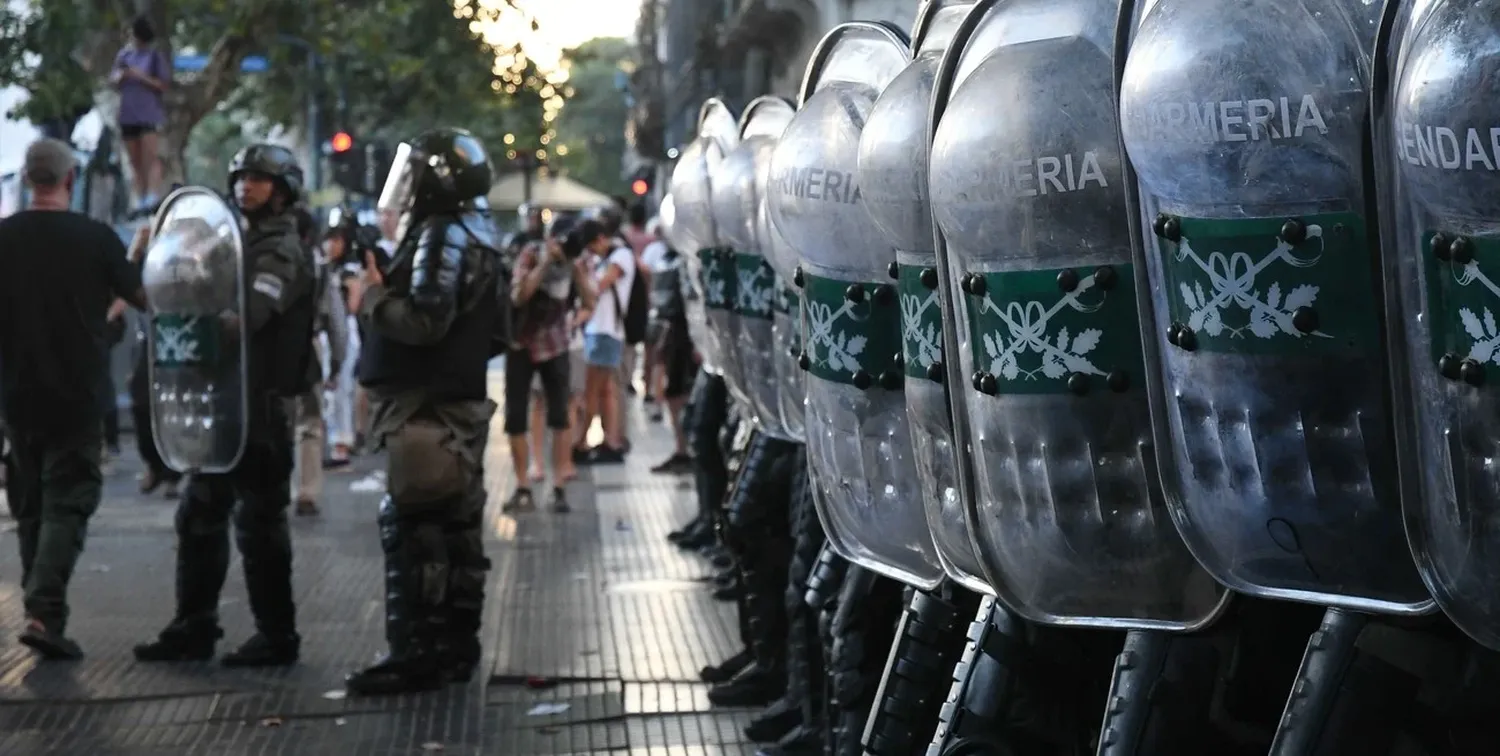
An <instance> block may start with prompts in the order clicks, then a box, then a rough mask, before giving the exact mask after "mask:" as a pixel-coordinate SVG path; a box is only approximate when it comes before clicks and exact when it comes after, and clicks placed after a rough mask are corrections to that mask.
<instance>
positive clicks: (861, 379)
mask: <svg viewBox="0 0 1500 756" xmlns="http://www.w3.org/2000/svg"><path fill="white" fill-rule="evenodd" d="M854 387H855V388H857V389H859V390H860V391H864V390H865V389H867V388H869V387H870V374H869V373H866V372H865V371H863V370H856V371H854Z"/></svg>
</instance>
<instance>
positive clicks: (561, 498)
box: [552, 486, 573, 514]
mask: <svg viewBox="0 0 1500 756" xmlns="http://www.w3.org/2000/svg"><path fill="white" fill-rule="evenodd" d="M552 511H554V512H556V513H558V514H567V513H568V512H571V511H573V507H572V506H570V505H569V504H568V494H567V492H566V491H564V490H563V488H562V486H554V487H553V488H552Z"/></svg>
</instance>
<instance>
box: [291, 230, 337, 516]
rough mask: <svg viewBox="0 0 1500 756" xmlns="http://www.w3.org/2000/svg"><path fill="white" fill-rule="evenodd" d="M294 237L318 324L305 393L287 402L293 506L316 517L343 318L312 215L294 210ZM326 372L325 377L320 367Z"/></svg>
mask: <svg viewBox="0 0 1500 756" xmlns="http://www.w3.org/2000/svg"><path fill="white" fill-rule="evenodd" d="M295 212H296V216H297V233H298V236H299V237H301V241H302V246H303V249H304V250H305V253H306V254H307V256H308V258H309V261H310V262H311V266H312V268H313V270H314V271H316V272H317V275H316V279H315V281H314V285H313V295H314V296H315V297H317V300H318V313H317V319H316V320H315V321H314V325H313V347H314V349H315V350H316V351H317V353H318V359H315V360H309V361H308V365H307V378H306V381H307V386H306V389H305V390H304V391H303V392H302V393H301V394H299V395H298V396H297V397H296V398H294V399H293V400H292V402H291V403H292V413H291V414H292V416H293V418H294V421H293V422H294V423H295V427H296V431H297V459H296V478H295V479H296V491H295V494H294V500H295V503H296V512H297V514H298V515H300V516H303V517H308V516H312V515H316V514H318V499H319V498H321V497H322V495H323V451H324V442H325V439H326V437H327V428H326V427H325V426H324V424H323V389H324V387H325V386H327V385H328V384H329V383H330V381H331V379H332V378H333V377H335V376H337V375H338V374H339V372H340V371H341V370H342V369H343V363H344V345H345V342H346V340H347V337H346V336H345V333H344V327H345V325H346V324H347V320H348V313H347V312H346V311H345V310H344V301H343V297H342V296H340V294H339V290H338V284H337V282H336V281H335V280H333V276H331V275H330V274H329V271H328V266H327V265H326V264H325V262H324V261H323V260H322V259H320V255H319V254H318V248H317V236H318V226H317V222H316V221H315V220H314V219H313V217H312V213H310V212H308V211H307V210H306V209H305V208H298V209H297V210H296V211H295ZM325 363H326V364H327V366H328V368H327V370H328V372H327V373H326V374H325V373H324V372H323V371H324V367H323V366H324V364H325Z"/></svg>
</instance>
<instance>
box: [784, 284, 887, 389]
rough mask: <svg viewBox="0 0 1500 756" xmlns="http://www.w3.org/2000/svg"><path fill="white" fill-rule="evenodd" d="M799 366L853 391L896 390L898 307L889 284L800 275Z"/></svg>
mask: <svg viewBox="0 0 1500 756" xmlns="http://www.w3.org/2000/svg"><path fill="white" fill-rule="evenodd" d="M802 293H803V300H802V343H803V346H804V352H803V355H804V356H805V357H806V359H805V360H804V361H803V364H804V365H805V366H806V368H807V370H808V371H809V372H811V373H812V374H813V375H814V376H816V377H818V378H821V379H823V380H825V381H832V382H835V383H842V384H845V385H848V386H853V387H855V388H858V389H861V390H863V389H869V388H877V387H878V388H883V389H886V390H897V389H900V388H901V385H902V383H901V381H902V376H903V370H902V363H903V362H905V358H904V357H903V356H902V355H901V305H900V303H899V301H898V299H899V298H898V297H897V296H896V286H895V285H894V284H891V283H868V282H864V281H843V280H839V279H835V278H822V277H819V276H815V275H811V274H808V273H806V272H805V271H804V275H803V288H802Z"/></svg>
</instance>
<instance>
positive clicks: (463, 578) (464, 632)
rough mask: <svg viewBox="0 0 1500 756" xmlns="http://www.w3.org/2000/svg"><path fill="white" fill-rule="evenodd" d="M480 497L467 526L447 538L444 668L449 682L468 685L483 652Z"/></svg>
mask: <svg viewBox="0 0 1500 756" xmlns="http://www.w3.org/2000/svg"><path fill="white" fill-rule="evenodd" d="M483 501H484V500H483V497H482V496H481V497H480V498H479V499H478V506H477V507H475V511H474V513H473V514H472V515H470V516H469V517H468V518H467V519H468V521H469V523H468V526H466V527H465V528H464V529H463V530H460V531H457V532H455V533H450V534H449V535H448V557H449V558H450V559H451V560H452V561H453V564H454V567H453V569H452V571H451V572H450V573H449V576H448V596H447V599H448V604H447V612H448V623H447V627H448V640H447V642H446V643H445V644H444V646H445V650H446V653H447V659H446V661H445V662H444V667H445V668H446V669H447V673H448V679H449V680H450V681H452V682H465V683H466V682H469V681H470V680H472V679H473V678H474V671H475V670H476V669H478V667H479V661H480V658H481V657H482V656H483V649H482V646H481V645H480V642H479V630H480V626H481V625H482V624H483V620H484V586H485V579H486V577H487V576H488V574H489V570H490V566H491V565H490V560H489V559H488V558H487V557H485V555H484V543H483V541H482V539H481V532H482V530H481V529H482V523H483V512H482V509H483V506H484V504H483Z"/></svg>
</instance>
